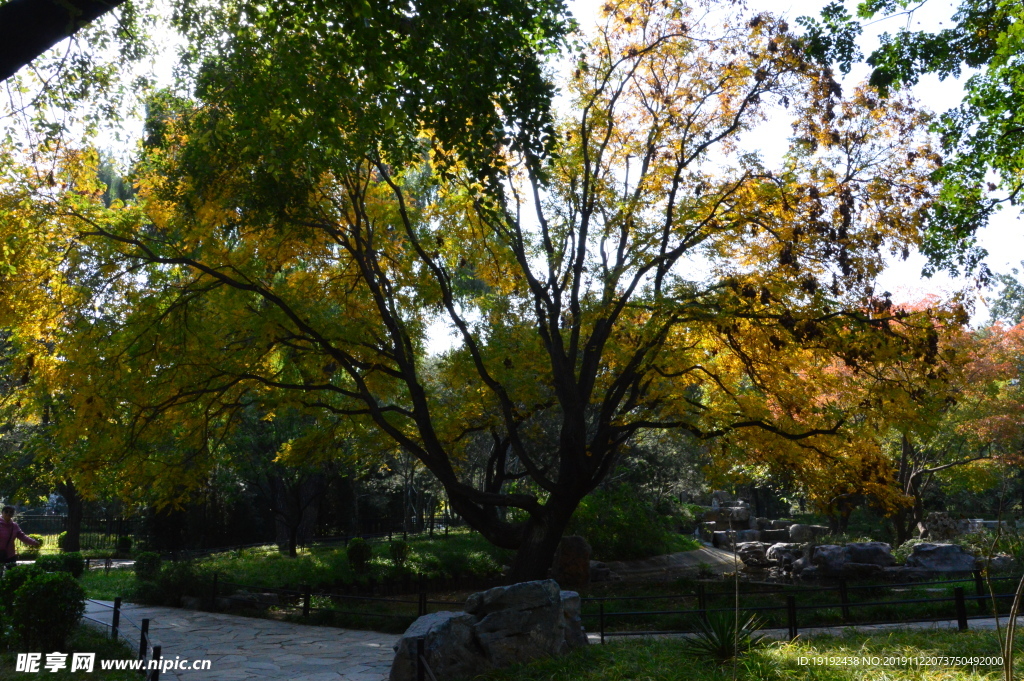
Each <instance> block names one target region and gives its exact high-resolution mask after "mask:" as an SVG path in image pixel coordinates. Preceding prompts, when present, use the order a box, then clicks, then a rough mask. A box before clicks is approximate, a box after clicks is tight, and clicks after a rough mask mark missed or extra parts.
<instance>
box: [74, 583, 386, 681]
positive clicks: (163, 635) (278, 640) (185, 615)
mask: <svg viewBox="0 0 1024 681" xmlns="http://www.w3.org/2000/svg"><path fill="white" fill-rule="evenodd" d="M113 605H114V604H113V602H111V601H99V602H97V601H87V602H86V613H85V614H86V616H87V617H91V618H93V619H97V620H100V621H101V622H106V623H108V624H109V623H110V620H111V618H112V617H113ZM146 618H148V619H149V621H150V622H149V632H150V640H151V641H152V642H153V643H155V644H157V645H161V646H163V649H162V654H163V657H164V659H174V658H175V657H178V658H180V659H186V658H187V659H188V660H210V662H211V665H210V669H209V670H207V671H195V670H171V671H167V672H163V673H161V675H160V677H161V679H174V678H179V679H182V681H192V680H193V679H194V680H196V681H198V680H199V679H203V680H204V681H236V680H242V679H270V680H275V681H276V680H281V681H284V680H287V681H341V680H344V681H386V679H387V678H388V674H389V673H390V671H391V661H392V660H393V659H394V657H395V652H394V650H393V649H392V646H393V645H394V644H395V642H396V641H397V640H398V636H396V635H394V634H381V633H378V632H375V631H354V630H349V629H335V628H333V627H316V626H309V625H305V624H293V623H291V622H277V621H275V620H268V619H258V618H255V617H240V616H237V615H224V614H220V613H213V612H199V611H196V610H183V609H180V608H161V607H153V606H142V605H134V604H131V603H126V604H123V605H122V606H121V626H120V632H121V633H122V635H123V636H124V637H125V638H127V639H128V640H129V641H131V642H132V643H134V644H135V645H136V646H137V645H138V641H139V629H138V627H139V626H141V625H142V620H143V619H146ZM126 620H130V621H131V622H134V623H135V625H134V626H133V625H132V624H130V623H129V622H128V621H126Z"/></svg>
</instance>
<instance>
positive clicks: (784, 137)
mask: <svg viewBox="0 0 1024 681" xmlns="http://www.w3.org/2000/svg"><path fill="white" fill-rule="evenodd" d="M606 3H607V0H570V1H569V7H570V8H571V9H572V11H573V14H574V15H575V16H576V18H577V20H578V21H579V23H580V26H581V27H582V28H584V29H587V28H588V27H592V26H593V25H594V24H595V23H596V22H597V21H599V19H600V14H601V7H602V6H603V5H604V4H606ZM824 4H825V3H824V0H791V1H790V2H772V1H771V0H748V2H747V7H748V8H749V9H750V10H751V11H758V12H771V13H773V14H781V15H783V16H784V17H785V18H787V19H789V20H790V21H791V22H792V21H795V20H796V18H797V17H800V16H817V15H818V13H819V12H820V11H821V7H822V6H823V5H824ZM855 4H856V3H855V2H847V8H848V9H850V11H851V12H852V11H854V6H855ZM954 9H955V7H954V4H953V3H951V2H949V1H948V0H929V1H927V2H925V3H923V4H922V5H921V7H920V9H918V10H917V11H916V12H914V13H913V14H912V15H908V16H906V17H902V18H894V19H888V20H884V21H878V22H875V23H873V24H872V25H870V26H868V27H867V28H866V29H865V31H864V35H863V36H862V38H861V41H860V43H861V50H862V51H863V52H864V53H865V54H867V53H869V52H870V51H871V50H872V49H874V48H875V47H876V46H877V45H878V36H879V35H880V34H881V33H884V32H890V33H895V32H896V31H897V30H899V29H900V28H902V27H904V26H908V27H909V28H911V29H913V30H940V29H941V28H942V27H943V25H948V24H949V21H950V17H951V16H952V14H953V12H954ZM728 11H733V10H732V9H730V10H728ZM868 75H869V70H868V67H866V66H865V65H864V64H858V65H856V66H855V67H854V70H853V71H852V72H851V74H850V75H849V76H847V77H846V78H845V79H844V81H843V85H844V89H847V90H848V89H849V88H852V87H853V86H855V85H856V84H858V83H859V82H861V81H863V80H864V79H866V78H867V76H868ZM969 75H970V73H969V72H968V73H966V74H965V76H964V77H963V79H966V78H967V76H969ZM913 93H914V96H915V97H916V98H917V99H918V100H919V101H920V102H921V104H922V105H923V106H924V107H925V108H927V109H930V110H932V111H934V112H936V113H941V112H943V111H946V110H947V109H950V108H952V107H954V106H956V105H957V104H958V103H959V102H960V99H961V98H962V96H963V90H962V87H961V84H960V82H959V81H956V80H954V79H951V78H950V79H946V80H945V81H939V79H938V78H937V77H935V76H934V75H925V76H923V77H922V78H921V82H920V84H919V85H917V86H916V87H915V88H914V89H913ZM790 135H791V130H790V128H789V121H788V120H785V119H779V120H776V121H769V122H767V123H766V124H764V125H762V126H761V127H760V128H758V129H757V130H756V131H755V132H754V133H753V134H752V135H750V136H749V141H750V142H751V143H752V144H753V146H757V147H759V148H760V150H761V151H762V153H763V154H764V157H765V159H766V160H769V159H772V158H778V157H779V156H781V154H782V153H783V152H784V151H785V149H786V144H787V141H788V138H789V136H790ZM1022 228H1024V225H1022V223H1021V222H1020V212H1019V211H1016V210H1015V209H1013V208H1011V207H1007V208H1004V209H1003V210H1002V211H1000V212H999V213H997V214H996V215H995V216H994V217H993V218H992V220H991V223H990V225H989V226H988V227H987V228H986V229H985V230H983V231H981V232H979V235H978V237H979V242H980V245H981V246H982V247H983V248H985V249H986V250H987V251H988V253H989V255H988V257H987V258H986V259H985V262H986V263H987V264H988V266H989V268H990V269H991V270H992V271H993V272H998V273H1002V274H1008V273H1009V272H1010V269H1011V268H1013V267H1019V266H1020V263H1021V261H1022V260H1024V241H1022V239H1021V230H1022ZM924 263H925V260H924V257H923V256H921V255H920V254H918V253H913V254H911V256H910V258H909V259H908V260H907V261H905V262H891V263H890V268H889V269H888V270H887V271H886V272H885V273H883V275H882V276H881V277H880V279H879V283H880V284H881V286H882V289H883V290H890V291H891V292H892V293H893V296H894V299H896V300H897V301H901V302H902V301H909V300H917V299H920V298H922V297H924V296H925V295H927V294H929V293H934V294H937V295H945V294H947V293H949V292H952V291H954V290H960V289H963V288H965V287H970V288H974V284H973V282H972V281H971V280H969V279H956V280H954V279H952V278H950V277H948V276H946V275H943V274H938V275H936V276H934V277H932V278H930V279H927V278H922V277H921V269H922V267H923V266H924ZM976 293H977V292H976ZM982 294H984V295H992V292H991V291H983V292H982ZM976 297H977V300H976V303H975V312H974V316H973V319H972V321H973V323H974V324H975V325H977V324H982V323H984V322H985V321H986V320H987V319H988V317H989V314H988V309H987V308H986V307H985V304H984V301H983V300H982V299H981V298H980V297H978V296H976Z"/></svg>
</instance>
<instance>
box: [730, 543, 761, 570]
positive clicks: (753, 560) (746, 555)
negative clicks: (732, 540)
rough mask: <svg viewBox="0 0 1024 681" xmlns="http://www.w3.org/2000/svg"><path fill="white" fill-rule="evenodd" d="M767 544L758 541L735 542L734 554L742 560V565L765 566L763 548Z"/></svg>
mask: <svg viewBox="0 0 1024 681" xmlns="http://www.w3.org/2000/svg"><path fill="white" fill-rule="evenodd" d="M767 548H768V544H763V543H761V542H759V541H750V542H743V543H741V544H736V555H737V556H739V559H740V560H742V561H743V564H744V565H748V566H750V567H759V568H766V567H768V559H767V558H766V557H765V550H766V549H767Z"/></svg>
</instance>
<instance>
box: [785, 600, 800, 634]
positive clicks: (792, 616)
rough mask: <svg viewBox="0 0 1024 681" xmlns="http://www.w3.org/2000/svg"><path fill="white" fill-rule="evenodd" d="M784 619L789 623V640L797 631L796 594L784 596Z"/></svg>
mask: <svg viewBox="0 0 1024 681" xmlns="http://www.w3.org/2000/svg"><path fill="white" fill-rule="evenodd" d="M786 620H787V622H788V624H789V640H790V641H792V640H793V639H795V638H796V637H797V634H798V633H799V632H798V630H797V624H796V596H792V595H790V596H786Z"/></svg>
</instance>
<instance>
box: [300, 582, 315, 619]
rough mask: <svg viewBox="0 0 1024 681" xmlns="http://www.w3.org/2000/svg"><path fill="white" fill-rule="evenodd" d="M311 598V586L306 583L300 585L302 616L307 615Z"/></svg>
mask: <svg viewBox="0 0 1024 681" xmlns="http://www.w3.org/2000/svg"><path fill="white" fill-rule="evenodd" d="M312 599H313V594H312V588H311V587H310V586H309V585H308V584H307V585H306V586H304V587H302V616H303V617H309V604H310V601H311V600H312Z"/></svg>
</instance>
